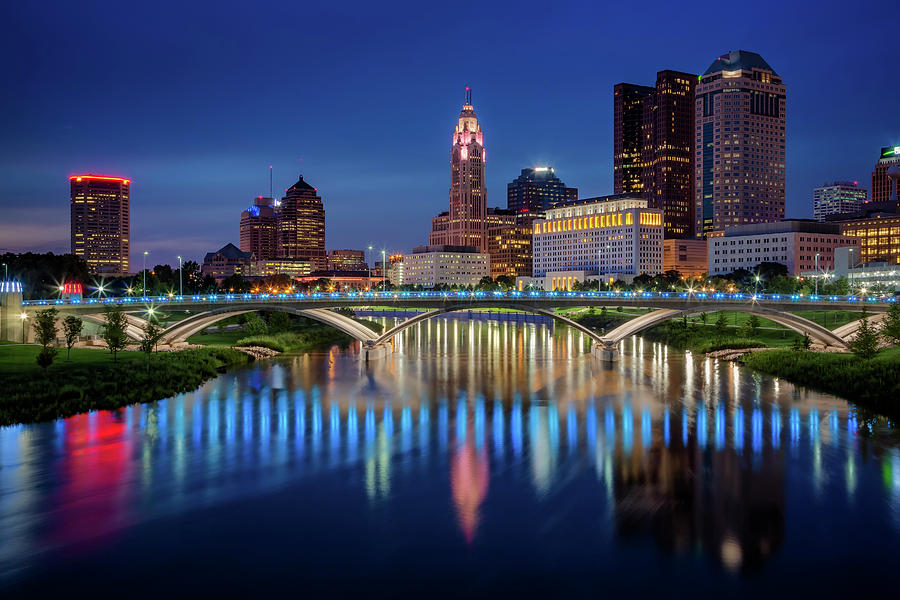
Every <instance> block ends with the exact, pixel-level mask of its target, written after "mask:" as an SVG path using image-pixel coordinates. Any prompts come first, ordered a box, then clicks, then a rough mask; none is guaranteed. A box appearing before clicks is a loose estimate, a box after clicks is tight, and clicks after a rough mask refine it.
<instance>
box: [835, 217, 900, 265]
mask: <svg viewBox="0 0 900 600" xmlns="http://www.w3.org/2000/svg"><path fill="white" fill-rule="evenodd" d="M838 226H839V227H840V230H841V233H843V234H844V235H845V236H847V237H849V238H851V239H853V240H855V241H856V242H858V244H857V246H858V247H859V256H858V262H860V263H873V262H885V263H889V264H894V265H897V264H900V214H896V213H894V214H890V213H885V214H875V215H872V216H870V217H868V218H865V219H855V220H853V221H844V222H840V223H838Z"/></svg>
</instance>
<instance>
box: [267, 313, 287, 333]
mask: <svg viewBox="0 0 900 600" xmlns="http://www.w3.org/2000/svg"><path fill="white" fill-rule="evenodd" d="M269 329H271V330H272V332H273V333H281V332H283V331H290V329H291V317H290V315H289V314H287V313H286V312H281V311H278V312H275V313H272V316H270V317H269Z"/></svg>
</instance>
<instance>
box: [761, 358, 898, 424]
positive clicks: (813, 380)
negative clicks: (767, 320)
mask: <svg viewBox="0 0 900 600" xmlns="http://www.w3.org/2000/svg"><path fill="white" fill-rule="evenodd" d="M744 361H745V363H746V364H747V365H748V366H749V367H750V368H752V369H755V370H757V371H760V372H762V373H767V374H769V375H775V376H777V377H783V378H784V379H787V380H788V381H790V382H792V383H796V384H799V385H803V386H807V387H810V388H813V389H817V390H820V391H823V392H828V393H831V394H835V395H837V396H841V397H843V398H846V399H848V400H851V401H854V402H858V403H859V404H861V405H864V406H866V407H868V408H871V409H873V410H875V411H878V412H880V413H882V414H884V415H887V416H889V417H892V418H894V419H896V418H897V417H900V347H893V348H888V349H885V350H882V351H881V352H879V353H878V354H877V355H876V356H875V357H874V358H871V359H869V360H865V359H862V358H859V357H857V356H854V355H852V354H825V353H817V352H807V351H797V350H769V351H764V352H754V353H753V354H750V355H748V356H746V357H744Z"/></svg>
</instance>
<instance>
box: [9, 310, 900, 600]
mask: <svg viewBox="0 0 900 600" xmlns="http://www.w3.org/2000/svg"><path fill="white" fill-rule="evenodd" d="M584 345H585V340H584V339H583V338H582V337H581V335H580V334H578V333H574V332H572V331H571V330H568V329H564V328H557V329H556V330H555V331H553V328H552V327H551V326H548V325H547V324H546V323H543V322H540V321H538V322H530V323H521V322H520V323H515V322H498V321H488V322H467V321H464V320H449V319H448V320H433V321H431V322H430V323H423V324H421V325H420V326H418V327H417V328H412V329H411V330H409V331H407V333H406V334H404V336H403V337H402V339H398V341H397V346H398V349H399V352H397V353H396V354H395V355H394V356H393V358H392V359H390V360H389V361H385V362H383V363H379V364H375V365H374V366H372V367H370V368H366V367H365V366H364V365H361V364H360V363H359V361H358V360H357V359H356V357H355V356H354V355H353V349H352V348H351V349H350V350H346V351H342V350H339V349H337V348H335V349H333V350H332V351H330V352H323V353H318V354H313V355H304V356H299V357H290V358H282V359H281V360H278V361H270V362H263V363H258V364H257V365H255V366H254V367H252V368H249V369H246V370H241V371H236V372H232V373H228V374H226V375H223V376H220V377H219V378H218V379H216V380H214V381H211V382H209V383H208V384H207V385H205V386H204V387H203V388H201V389H199V390H197V391H196V392H194V393H190V394H185V395H182V396H178V397H175V398H171V399H168V400H165V401H162V402H158V403H155V404H151V405H143V406H133V407H129V408H126V409H122V410H120V411H117V412H100V413H93V414H88V415H81V416H77V417H73V418H71V419H67V420H65V421H59V422H56V423H48V424H40V425H33V426H18V427H10V428H6V429H0V595H5V596H8V597H15V596H28V597H35V594H39V595H42V594H46V593H49V592H52V591H58V592H62V593H66V594H67V595H70V596H71V595H72V594H73V593H77V592H80V591H88V590H90V591H91V592H92V593H94V594H97V593H99V594H100V595H103V596H106V595H113V594H115V595H118V596H123V597H129V596H136V595H141V596H143V595H148V596H149V595H155V596H162V597H168V596H186V595H191V596H196V595H203V596H207V595H218V596H250V595H253V596H260V595H265V594H267V593H271V592H275V591H280V592H286V593H290V594H292V595H294V596H329V597H335V596H338V595H346V594H348V593H356V594H367V595H374V596H382V595H388V594H395V595H397V594H403V593H408V592H419V593H421V594H422V595H425V596H432V595H439V596H465V595H471V594H472V593H473V592H475V593H492V594H495V595H496V594H502V595H518V596H534V595H538V594H541V595H545V596H548V597H572V596H579V597H581V596H584V597H599V596H604V595H606V596H608V595H609V594H610V593H614V594H624V593H629V594H648V595H649V594H656V595H663V594H665V595H666V596H692V597H696V596H705V595H711V594H713V593H723V592H724V593H732V594H735V593H737V594H747V595H749V594H758V593H766V594H774V595H786V594H795V593H803V594H808V593H816V592H818V593H824V594H825V595H835V594H837V593H839V592H846V593H850V594H857V593H860V592H861V591H869V590H879V589H881V590H884V591H888V592H889V593H890V590H891V589H893V590H894V592H893V593H896V586H897V581H898V567H900V544H898V542H900V449H898V448H900V444H898V441H897V436H896V435H895V432H893V431H889V430H885V429H884V426H881V428H879V426H878V425H877V424H876V426H875V427H874V428H873V429H872V431H871V432H870V431H869V424H870V423H871V422H867V421H864V420H863V417H862V416H861V415H858V414H856V412H855V410H853V409H852V407H848V405H847V403H846V402H844V401H842V400H839V399H837V398H835V397H832V396H828V395H824V394H818V393H814V392H810V391H806V390H801V389H797V388H795V387H794V386H792V385H790V384H788V383H785V382H782V381H777V380H775V379H772V378H768V377H762V376H759V375H755V374H753V373H751V372H749V371H747V370H744V369H743V368H741V367H738V366H735V365H733V364H730V363H724V362H716V361H713V360H708V359H705V358H697V357H691V356H690V355H684V354H682V353H680V352H676V351H674V350H671V349H668V348H666V347H665V346H662V345H659V344H651V343H649V342H643V341H641V340H640V339H635V340H633V341H631V342H629V343H626V345H625V347H624V352H623V358H622V360H621V361H620V362H619V363H617V364H615V365H612V366H610V365H606V366H604V365H602V364H601V363H598V362H596V361H594V360H592V359H591V357H590V356H589V355H585V354H583V353H582V349H583V347H584ZM893 593H892V595H893Z"/></svg>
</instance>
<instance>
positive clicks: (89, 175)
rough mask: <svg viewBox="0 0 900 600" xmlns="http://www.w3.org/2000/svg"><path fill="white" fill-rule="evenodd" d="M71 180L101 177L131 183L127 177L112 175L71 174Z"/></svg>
mask: <svg viewBox="0 0 900 600" xmlns="http://www.w3.org/2000/svg"><path fill="white" fill-rule="evenodd" d="M69 179H70V180H74V181H81V180H82V179H101V180H104V181H121V182H122V183H131V180H130V179H126V178H125V177H111V176H109V175H91V174H87V175H70V176H69Z"/></svg>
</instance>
